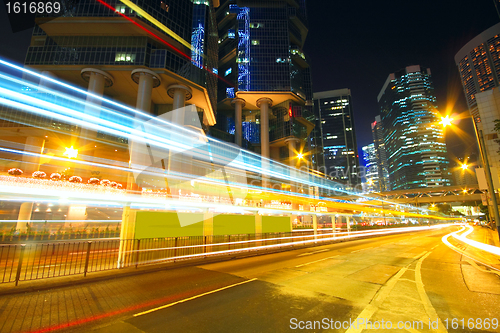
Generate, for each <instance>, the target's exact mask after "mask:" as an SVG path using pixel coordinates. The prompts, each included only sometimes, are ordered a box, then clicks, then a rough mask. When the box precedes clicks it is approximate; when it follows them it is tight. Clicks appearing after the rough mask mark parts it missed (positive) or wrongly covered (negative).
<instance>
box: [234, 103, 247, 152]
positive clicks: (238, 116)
mask: <svg viewBox="0 0 500 333" xmlns="http://www.w3.org/2000/svg"><path fill="white" fill-rule="evenodd" d="M231 104H233V105H234V143H236V144H237V145H238V146H240V147H241V145H242V142H243V139H242V112H243V107H244V106H245V100H244V99H242V98H233V100H232V101H231Z"/></svg>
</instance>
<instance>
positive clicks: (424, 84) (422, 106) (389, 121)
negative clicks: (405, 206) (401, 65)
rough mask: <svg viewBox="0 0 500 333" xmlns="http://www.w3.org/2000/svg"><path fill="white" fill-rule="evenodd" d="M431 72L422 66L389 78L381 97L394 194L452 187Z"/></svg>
mask: <svg viewBox="0 0 500 333" xmlns="http://www.w3.org/2000/svg"><path fill="white" fill-rule="evenodd" d="M433 90H434V88H433V85H432V81H431V71H430V69H429V68H427V69H425V68H422V67H420V66H419V65H415V66H408V67H406V68H405V69H402V70H400V71H398V72H395V73H392V74H389V76H388V77H387V80H386V82H385V84H384V86H383V87H382V90H381V91H380V93H379V95H378V99H377V100H378V103H379V105H380V110H381V115H382V122H383V138H384V145H385V149H386V153H387V160H388V171H389V178H390V181H391V187H392V190H399V189H413V188H421V187H438V186H447V185H451V176H450V172H449V170H448V165H449V160H448V156H447V149H446V143H445V140H444V133H443V131H444V130H443V128H442V126H441V125H440V124H439V114H438V112H437V110H436V98H435V97H434V92H433Z"/></svg>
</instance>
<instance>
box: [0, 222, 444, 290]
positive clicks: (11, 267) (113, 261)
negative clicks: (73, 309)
mask: <svg viewBox="0 0 500 333" xmlns="http://www.w3.org/2000/svg"><path fill="white" fill-rule="evenodd" d="M436 227H440V226H431V227H409V228H397V229H379V230H374V231H353V232H349V233H348V232H332V231H331V230H328V231H327V230H325V231H318V233H317V234H314V232H313V231H309V230H308V231H294V232H293V233H292V232H288V233H265V234H243V235H220V236H191V237H169V238H151V239H126V240H120V239H108V240H94V241H78V240H75V241H70V242H55V243H26V244H8V245H0V283H9V282H14V283H15V285H16V286H17V285H18V283H19V282H20V281H28V280H37V279H45V278H51V277H60V276H68V275H77V274H83V275H84V276H86V275H87V274H88V273H92V272H99V271H105V270H112V269H119V268H125V267H134V266H135V267H136V268H137V267H139V266H144V265H152V264H157V263H164V262H175V261H180V260H189V259H199V258H205V257H212V256H218V255H227V254H233V253H238V252H248V251H259V252H274V251H281V250H282V249H283V248H286V247H290V248H296V247H305V246H309V245H315V244H317V243H328V242H338V241H343V240H346V239H350V238H359V237H367V236H376V235H385V234H391V233H399V232H407V231H418V230H429V229H430V228H436Z"/></svg>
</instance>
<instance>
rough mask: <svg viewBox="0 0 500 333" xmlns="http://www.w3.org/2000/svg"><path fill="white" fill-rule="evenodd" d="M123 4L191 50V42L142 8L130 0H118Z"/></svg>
mask: <svg viewBox="0 0 500 333" xmlns="http://www.w3.org/2000/svg"><path fill="white" fill-rule="evenodd" d="M120 1H121V2H122V3H123V4H124V5H125V6H127V7H129V8H130V9H132V10H135V11H136V12H137V13H138V14H140V15H141V16H142V17H143V18H144V19H146V20H147V21H149V22H150V23H152V24H153V25H154V26H156V27H157V28H159V29H160V30H162V31H163V32H165V33H166V34H167V35H169V36H170V37H172V38H173V39H175V40H176V41H178V42H179V43H181V44H182V45H184V46H185V47H187V48H189V49H190V50H191V44H189V43H188V42H186V41H185V40H184V39H183V38H182V37H181V36H179V35H177V34H176V33H175V32H173V31H172V30H170V29H169V28H167V27H166V26H165V25H163V24H161V23H160V22H159V21H158V20H157V19H155V18H154V17H152V16H151V15H149V14H148V13H147V12H146V11H145V10H144V9H142V8H141V7H139V6H137V5H136V4H135V3H133V2H132V1H130V0H120Z"/></svg>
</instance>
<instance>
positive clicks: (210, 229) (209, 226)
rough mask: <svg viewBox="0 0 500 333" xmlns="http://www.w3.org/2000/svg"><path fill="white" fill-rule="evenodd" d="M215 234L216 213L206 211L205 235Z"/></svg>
mask: <svg viewBox="0 0 500 333" xmlns="http://www.w3.org/2000/svg"><path fill="white" fill-rule="evenodd" d="M213 235H214V213H212V212H208V211H207V212H205V213H204V216H203V236H213Z"/></svg>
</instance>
